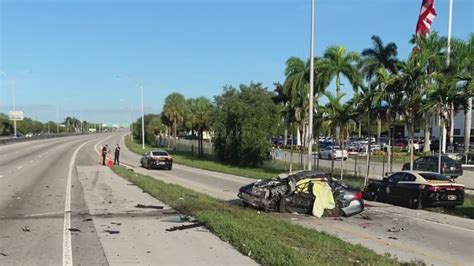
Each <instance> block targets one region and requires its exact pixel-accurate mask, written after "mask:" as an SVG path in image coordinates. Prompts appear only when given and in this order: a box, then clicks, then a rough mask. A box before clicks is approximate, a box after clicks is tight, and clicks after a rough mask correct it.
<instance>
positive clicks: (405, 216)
mask: <svg viewBox="0 0 474 266" xmlns="http://www.w3.org/2000/svg"><path fill="white" fill-rule="evenodd" d="M375 211H377V212H381V213H386V214H391V215H397V216H399V217H404V218H411V219H413V220H418V221H422V222H426V223H430V224H435V225H442V226H446V227H450V228H453V229H458V230H464V231H468V232H470V233H473V232H474V230H472V229H469V228H464V227H460V226H455V225H450V224H443V223H441V222H435V221H430V220H425V219H422V218H418V217H413V216H409V215H402V214H398V213H393V212H387V211H382V210H375Z"/></svg>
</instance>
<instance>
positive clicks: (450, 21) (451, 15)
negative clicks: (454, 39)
mask: <svg viewBox="0 0 474 266" xmlns="http://www.w3.org/2000/svg"><path fill="white" fill-rule="evenodd" d="M452 18H453V0H449V18H448V49H447V51H446V66H448V67H449V64H450V61H451V28H452ZM449 109H450V114H448V115H450V116H451V127H450V139H449V140H450V141H449V142H450V145H452V144H453V135H454V127H453V125H454V124H453V123H454V122H453V121H454V107H453V106H452V105H451V106H449ZM443 131H444V135H443V153H444V152H446V144H447V138H446V135H447V134H446V133H447V130H446V127H445V128H444V129H443Z"/></svg>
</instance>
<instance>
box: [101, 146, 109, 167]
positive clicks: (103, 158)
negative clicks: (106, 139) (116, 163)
mask: <svg viewBox="0 0 474 266" xmlns="http://www.w3.org/2000/svg"><path fill="white" fill-rule="evenodd" d="M108 147H109V145H107V144H105V146H104V147H102V165H105V158H107V148H108Z"/></svg>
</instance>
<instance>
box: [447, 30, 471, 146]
mask: <svg viewBox="0 0 474 266" xmlns="http://www.w3.org/2000/svg"><path fill="white" fill-rule="evenodd" d="M452 48H453V53H452V57H451V66H453V67H454V68H455V69H456V71H455V72H454V74H455V77H454V79H455V82H456V84H457V85H459V86H460V87H461V88H462V90H463V95H464V97H465V98H466V99H467V102H466V104H465V105H464V106H463V110H464V152H465V153H468V152H469V144H470V140H471V119H472V97H473V94H474V89H473V86H474V85H473V84H472V76H473V75H474V56H473V53H474V34H472V33H471V35H470V36H469V38H468V40H467V42H465V41H462V40H458V39H454V40H453V42H452Z"/></svg>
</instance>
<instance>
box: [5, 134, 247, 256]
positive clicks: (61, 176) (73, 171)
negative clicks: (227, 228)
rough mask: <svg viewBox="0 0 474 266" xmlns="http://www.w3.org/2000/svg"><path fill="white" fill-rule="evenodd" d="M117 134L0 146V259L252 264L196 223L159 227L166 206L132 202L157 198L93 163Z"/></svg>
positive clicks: (169, 222)
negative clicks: (141, 206) (139, 206)
mask: <svg viewBox="0 0 474 266" xmlns="http://www.w3.org/2000/svg"><path fill="white" fill-rule="evenodd" d="M116 136H117V135H104V134H100V135H90V136H80V137H65V138H60V139H49V140H40V141H32V142H28V143H18V144H11V145H5V146H0V191H1V193H0V253H1V254H0V265H12V264H15V265H23V264H30V265H60V264H63V265H72V264H76V265H79V264H81V265H107V264H112V265H117V264H129V265H130V264H133V265H146V264H160V265H163V264H168V265H169V264H180V265H191V264H192V265H232V264H236V265H254V264H255V262H254V261H252V260H251V259H249V258H248V257H246V256H243V255H242V254H240V253H239V252H237V251H236V250H235V249H233V248H232V247H231V246H230V245H228V244H227V243H225V242H223V241H221V240H220V239H218V238H217V237H216V236H214V235H213V234H211V233H210V232H208V231H206V230H203V229H202V228H198V229H191V230H185V231H177V232H166V231H165V229H166V228H169V227H172V226H175V225H179V224H176V223H174V222H173V220H176V218H177V214H176V213H175V211H173V210H171V209H169V207H168V206H165V209H164V210H162V211H153V210H152V211H150V210H144V209H137V208H135V205H136V204H138V203H142V204H154V205H164V204H163V203H162V202H159V201H158V200H156V199H154V198H152V197H151V196H149V195H147V194H145V193H143V192H142V191H141V190H139V189H138V188H137V187H136V186H131V185H130V184H129V183H128V182H127V181H125V180H124V179H122V178H120V177H118V176H116V175H115V174H113V173H112V172H111V171H110V169H108V168H107V167H103V166H99V165H98V164H97V162H98V156H97V154H96V151H95V150H96V149H97V145H98V144H99V143H102V142H104V141H109V140H110V138H112V137H114V138H116ZM109 143H110V142H109ZM70 228H72V229H73V230H74V231H70V230H68V229H70ZM76 229H77V230H80V231H77V230H76ZM106 230H116V231H119V232H120V233H118V234H110V233H109V232H107V231H106ZM2 254H3V255H2ZM183 254H186V256H183Z"/></svg>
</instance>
